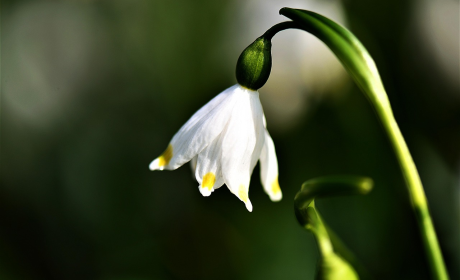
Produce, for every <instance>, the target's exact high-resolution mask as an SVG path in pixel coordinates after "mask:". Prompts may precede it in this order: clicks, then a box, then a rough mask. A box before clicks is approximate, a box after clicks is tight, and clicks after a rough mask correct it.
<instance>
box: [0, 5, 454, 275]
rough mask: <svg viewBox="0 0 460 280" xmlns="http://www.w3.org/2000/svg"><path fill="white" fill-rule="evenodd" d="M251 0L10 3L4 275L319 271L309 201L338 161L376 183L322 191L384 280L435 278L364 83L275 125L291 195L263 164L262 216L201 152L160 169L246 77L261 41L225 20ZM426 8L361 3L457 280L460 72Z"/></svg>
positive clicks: (365, 30)
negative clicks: (305, 199) (424, 24)
mask: <svg viewBox="0 0 460 280" xmlns="http://www.w3.org/2000/svg"><path fill="white" fill-rule="evenodd" d="M238 5H242V4H241V2H237V1H230V0H225V1H211V0H203V1H198V2H197V1H185V0H178V1H174V2H171V1H122V0H119V1H11V0H10V1H2V9H1V27H2V30H1V43H2V55H1V58H2V61H1V66H2V77H1V82H2V84H1V87H2V89H1V93H2V99H1V188H0V213H1V214H0V245H1V246H0V247H1V249H0V278H1V279H313V277H314V271H315V266H316V259H317V249H316V245H315V242H314V240H313V238H312V237H311V236H308V234H307V235H306V234H305V232H304V231H303V229H302V228H300V227H299V226H298V224H297V222H296V220H295V216H294V211H293V198H294V196H295V193H296V192H297V190H298V189H299V186H300V185H301V183H302V182H303V181H305V180H306V179H308V178H312V177H318V176H325V175H330V174H361V175H365V176H369V177H372V178H373V179H374V182H375V187H374V190H373V192H372V193H371V194H369V195H368V196H364V197H346V198H339V199H336V198H330V199H326V200H322V201H319V202H318V203H317V204H319V207H320V209H321V213H322V216H323V217H324V219H325V220H326V221H328V224H330V226H331V227H332V228H334V230H335V231H336V232H337V233H338V235H339V236H341V238H342V239H343V240H344V242H345V243H346V244H348V245H349V247H350V248H353V251H354V252H355V253H356V255H357V257H358V258H359V259H361V260H363V263H364V265H365V266H366V267H367V268H368V269H369V271H370V273H371V274H372V275H373V276H374V277H375V279H428V278H429V273H428V269H427V263H426V261H425V258H424V254H423V251H422V244H421V240H420V238H419V234H418V232H417V229H416V224H415V220H414V217H413V214H412V212H411V210H410V207H409V204H408V197H407V193H406V190H405V187H404V185H403V184H404V183H403V180H402V177H401V174H400V171H399V168H398V166H397V162H396V159H395V157H394V155H393V153H392V150H391V147H390V145H389V143H388V142H387V140H386V136H385V135H384V133H383V131H382V129H381V127H380V124H379V123H378V121H377V118H376V117H375V114H374V112H373V111H372V109H371V108H370V106H369V105H368V102H367V101H366V100H365V98H364V96H363V95H362V94H361V93H360V92H359V90H358V88H357V87H356V86H355V85H352V86H350V87H347V88H343V90H342V91H343V92H341V93H340V97H339V98H332V97H328V96H332V95H325V97H322V98H319V97H315V95H314V93H312V95H311V98H310V99H311V101H312V103H313V104H314V106H310V110H309V111H308V113H307V114H306V115H305V117H304V119H302V120H300V121H299V122H298V124H297V126H296V127H294V128H293V129H291V130H288V131H283V130H277V129H275V128H274V129H271V130H270V133H271V134H272V136H273V138H274V141H275V145H276V148H277V154H278V160H279V164H280V178H279V179H280V185H281V188H282V189H283V197H284V198H283V200H282V201H281V202H279V203H272V202H271V201H270V200H269V199H268V197H267V196H266V195H265V194H264V193H263V190H262V187H261V186H260V183H259V171H258V168H257V167H256V170H255V171H254V175H253V177H252V180H251V188H250V197H251V201H252V202H253V205H254V212H253V213H248V212H247V211H246V210H245V209H244V207H243V206H242V204H241V203H240V202H239V201H238V200H237V199H235V198H234V197H233V195H231V194H230V192H228V190H226V189H225V188H222V189H220V190H218V191H216V192H215V193H213V194H212V195H211V197H209V198H204V197H202V196H201V195H200V193H199V191H198V190H197V183H196V182H195V180H194V178H193V177H192V175H191V173H190V170H189V168H188V166H184V167H182V168H180V169H179V170H177V171H174V172H150V171H149V170H148V164H149V162H150V161H151V160H152V159H154V158H155V157H156V156H158V155H159V154H160V153H161V152H162V151H163V150H164V148H165V147H166V145H167V143H168V141H169V140H170V138H171V137H172V135H173V134H174V133H175V132H176V131H177V129H179V127H180V126H181V125H182V124H183V123H184V122H185V121H186V120H187V119H188V118H189V117H190V116H191V115H192V114H193V113H194V112H195V111H196V110H197V109H198V108H200V107H201V106H202V105H203V104H204V103H205V102H207V101H208V100H209V99H211V98H212V97H213V96H215V95H216V94H217V93H219V92H220V91H222V90H223V89H225V88H227V87H228V86H230V85H232V84H234V83H235V82H236V80H235V77H234V71H235V65H236V61H237V59H238V56H239V54H240V53H241V51H242V50H243V49H244V48H245V47H246V46H247V45H249V44H250V43H251V42H253V41H254V39H255V37H249V36H248V38H245V40H246V41H247V43H246V45H241V46H235V45H232V46H231V47H229V44H230V42H231V41H232V40H233V38H231V37H229V36H225V33H224V30H226V28H228V26H229V25H232V24H233V23H234V22H237V21H239V20H240V19H239V18H238V17H237V16H235V14H233V13H234V11H235V6H238ZM287 5H289V3H287V2H286V1H280V4H279V7H278V8H277V9H274V10H273V11H272V13H273V14H274V15H276V14H277V13H278V10H279V8H281V7H283V6H287ZM418 5H419V3H417V2H414V1H408V0H404V1H396V0H391V1H381V2H377V3H376V2H371V1H364V0H350V1H347V2H345V4H344V7H345V13H346V15H347V17H348V22H349V28H350V29H351V30H352V31H353V32H354V34H355V35H356V36H357V37H358V38H359V39H360V41H361V42H362V43H363V45H365V46H366V48H367V49H368V51H369V52H370V54H371V55H372V56H373V58H374V60H375V61H376V64H377V67H378V68H379V71H380V74H381V76H382V80H383V83H384V85H385V87H386V89H387V92H388V94H389V97H390V101H391V103H392V106H393V110H394V112H395V116H396V119H397V121H398V123H399V125H400V127H401V130H402V132H403V134H404V136H405V138H406V140H407V142H408V146H409V149H410V150H411V152H412V154H413V157H414V160H415V163H416V165H417V167H418V169H419V172H420V175H421V177H422V181H423V182H424V186H425V188H426V192H427V197H428V201H429V205H430V208H431V212H432V215H433V220H434V224H435V227H436V229H437V233H438V236H439V240H440V243H441V247H442V249H443V252H444V254H445V260H446V264H447V266H448V269H449V272H450V274H451V277H452V279H456V278H460V272H459V265H458V264H459V263H460V255H459V254H460V240H459V238H458V236H460V228H459V225H460V206H459V199H460V198H459V197H460V195H459V188H460V166H459V163H460V145H459V143H460V121H459V120H460V95H459V92H458V91H459V83H458V80H456V82H454V83H449V82H448V81H447V80H446V74H445V73H444V72H443V71H442V69H441V68H440V64H439V63H438V61H437V60H436V59H435V58H433V57H431V56H428V55H427V54H426V51H425V49H424V45H423V43H422V41H421V40H420V36H419V35H420V34H419V32H420V29H418V26H417V25H416V24H415V23H414V22H413V21H411V20H410V16H411V15H412V14H413V13H415V11H417V9H418V8H419V7H418ZM291 6H293V5H291ZM293 7H295V6H293ZM299 8H308V5H307V6H305V7H299ZM457 11H458V9H457ZM283 20H285V19H284V18H283V17H281V16H279V21H283ZM457 21H458V18H457ZM269 27H270V26H265V27H261V30H260V35H261V34H262V33H263V32H264V31H265V30H266V29H268V28H269ZM454 28H455V27H454ZM457 30H458V29H457ZM298 32H301V31H298ZM446 32H447V31H446ZM242 34H244V33H243V32H242ZM449 34H450V33H449ZM453 34H456V36H457V37H458V31H457V32H456V33H455V32H453ZM241 36H243V35H241ZM305 36H307V35H305ZM458 41H459V40H458V38H457V40H456V42H457V45H458ZM275 44H276V43H275V42H274V48H276V46H275ZM439 46H440V48H441V49H442V48H443V46H444V45H443V42H439ZM457 50H458V48H457ZM305 55H314V54H308V53H305ZM456 55H457V57H452V60H454V61H455V59H456V61H458V53H457V54H456ZM273 67H277V65H276V64H274V65H273ZM293 71H296V69H293ZM456 71H457V73H458V66H457V68H456ZM454 76H455V75H454ZM458 76H459V75H458V74H457V75H456V77H458ZM260 92H261V99H262V103H264V94H263V92H264V88H262V89H261V90H260ZM286 110H289V108H286ZM272 118H274V116H270V115H267V122H268V127H269V129H270V120H271V119H272ZM323 209H324V210H323Z"/></svg>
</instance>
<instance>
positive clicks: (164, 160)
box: [158, 144, 173, 167]
mask: <svg viewBox="0 0 460 280" xmlns="http://www.w3.org/2000/svg"><path fill="white" fill-rule="evenodd" d="M172 157H173V147H172V146H171V144H169V145H168V147H167V148H166V150H165V151H164V152H163V154H161V156H159V157H158V166H159V167H163V166H166V165H168V163H169V161H170V160H171V158H172Z"/></svg>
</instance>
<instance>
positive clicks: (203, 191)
mask: <svg viewBox="0 0 460 280" xmlns="http://www.w3.org/2000/svg"><path fill="white" fill-rule="evenodd" d="M198 190H199V191H200V193H201V195H202V196H204V197H208V196H210V195H211V193H212V192H213V191H214V189H208V188H207V187H203V186H202V185H199V186H198Z"/></svg>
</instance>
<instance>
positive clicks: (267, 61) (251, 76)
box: [236, 37, 272, 90]
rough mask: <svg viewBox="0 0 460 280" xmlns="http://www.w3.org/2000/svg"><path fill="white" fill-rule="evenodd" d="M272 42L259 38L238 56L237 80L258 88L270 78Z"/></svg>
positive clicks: (249, 87) (244, 85)
mask: <svg viewBox="0 0 460 280" xmlns="http://www.w3.org/2000/svg"><path fill="white" fill-rule="evenodd" d="M271 50H272V43H271V41H270V40H267V39H266V38H264V37H259V38H257V39H256V40H255V41H254V43H252V44H251V45H249V46H248V47H247V48H246V49H245V50H244V51H243V52H242V53H241V55H240V57H239V58H238V62H237V63H236V80H237V81H238V83H239V84H240V85H242V86H243V87H246V88H248V89H251V90H258V89H259V88H261V87H262V86H263V85H264V84H265V83H266V82H267V80H268V77H269V76H270V71H271V69H272V55H271Z"/></svg>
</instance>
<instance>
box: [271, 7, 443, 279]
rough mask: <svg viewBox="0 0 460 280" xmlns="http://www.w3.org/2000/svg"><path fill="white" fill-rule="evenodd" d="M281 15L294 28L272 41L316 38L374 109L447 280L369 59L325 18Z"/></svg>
mask: <svg viewBox="0 0 460 280" xmlns="http://www.w3.org/2000/svg"><path fill="white" fill-rule="evenodd" d="M280 14H282V15H284V16H286V17H288V18H290V19H291V20H293V21H294V23H295V24H287V23H280V24H279V25H278V26H275V27H272V28H271V29H270V30H269V31H267V32H266V34H268V35H270V36H271V37H273V36H274V35H275V34H276V33H277V32H279V31H281V30H284V29H287V28H298V29H301V30H304V31H307V32H309V33H311V34H313V35H315V36H316V37H318V38H319V39H320V40H321V41H323V42H324V43H325V44H326V45H327V46H328V47H329V48H330V49H331V50H332V51H333V52H334V54H335V55H336V56H337V58H338V59H339V60H340V61H341V62H342V64H343V65H344V67H345V69H346V70H347V71H348V73H349V74H350V75H351V76H352V78H353V80H354V81H355V82H356V83H357V85H358V87H359V88H360V89H361V90H362V91H363V92H364V94H365V95H366V96H367V98H368V100H369V101H370V103H371V105H372V106H373V107H374V108H375V111H376V112H377V115H378V117H379V119H380V121H381V122H382V124H383V127H384V129H385V131H386V133H387V135H388V137H389V139H390V142H391V144H392V146H393V149H394V151H395V154H396V157H397V160H398V163H399V165H400V168H401V170H402V174H403V176H404V180H405V182H406V186H407V190H408V192H409V197H410V201H411V205H412V208H413V210H414V212H415V216H416V220H417V222H418V226H419V230H420V232H421V235H422V239H423V244H424V246H425V250H426V253H427V257H428V261H429V264H430V267H431V271H432V274H433V277H434V279H441V280H445V279H449V277H448V274H447V270H446V267H445V264H444V260H443V257H442V254H441V249H440V247H439V243H438V240H437V237H436V232H435V230H434V226H433V222H432V220H431V216H430V213H429V210H428V203H427V200H426V196H425V192H424V190H423V186H422V182H421V180H420V176H419V174H418V172H417V169H416V167H415V164H414V161H413V159H412V156H411V154H410V152H409V149H408V147H407V145H406V142H405V141H404V138H403V136H402V134H401V131H400V129H399V127H398V124H397V123H396V120H395V118H394V115H393V112H392V109H391V105H390V102H389V100H388V96H387V94H386V92H385V88H384V86H383V84H382V81H381V79H380V76H379V73H378V70H377V67H376V65H375V63H374V61H373V59H372V57H371V56H370V55H369V53H368V52H367V50H366V49H365V48H364V46H363V45H362V44H361V43H360V42H359V40H358V39H357V38H356V37H355V36H354V35H353V34H352V33H351V32H350V31H348V30H347V29H345V28H344V27H342V26H340V25H338V24H337V23H335V22H333V21H332V20H330V19H328V18H326V17H323V16H321V15H319V14H316V13H313V12H310V11H305V10H297V9H290V8H283V9H281V10H280Z"/></svg>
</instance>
